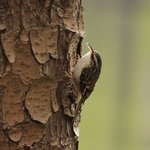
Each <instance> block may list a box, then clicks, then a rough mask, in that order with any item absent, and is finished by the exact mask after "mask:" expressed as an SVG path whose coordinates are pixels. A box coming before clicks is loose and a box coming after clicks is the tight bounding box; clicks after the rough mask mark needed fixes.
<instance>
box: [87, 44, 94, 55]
mask: <svg viewBox="0 0 150 150" xmlns="http://www.w3.org/2000/svg"><path fill="white" fill-rule="evenodd" d="M86 46H87V47H88V48H89V50H90V51H91V52H92V53H94V49H93V48H92V46H91V45H90V44H89V43H86Z"/></svg>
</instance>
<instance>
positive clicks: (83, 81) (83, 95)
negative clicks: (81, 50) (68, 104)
mask: <svg viewBox="0 0 150 150" xmlns="http://www.w3.org/2000/svg"><path fill="white" fill-rule="evenodd" d="M87 46H88V48H89V52H88V53H87V54H85V55H84V56H82V57H81V59H79V61H78V62H77V64H76V66H75V68H74V71H73V79H74V83H75V86H76V89H77V91H78V98H77V101H76V103H77V107H79V108H77V110H79V109H80V108H81V105H82V104H83V103H84V102H85V100H86V99H87V98H88V97H89V96H90V94H91V93H92V91H93V90H94V87H95V84H96V81H97V80H98V78H99V76H100V72H101V67H102V60H101V57H100V54H99V53H98V52H97V51H96V50H94V49H93V48H92V47H91V46H90V45H89V44H87Z"/></svg>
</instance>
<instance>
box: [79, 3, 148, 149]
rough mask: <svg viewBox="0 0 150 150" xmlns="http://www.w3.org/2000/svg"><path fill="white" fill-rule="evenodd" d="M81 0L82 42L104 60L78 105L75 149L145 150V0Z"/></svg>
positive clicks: (146, 123) (146, 52) (146, 131)
mask: <svg viewBox="0 0 150 150" xmlns="http://www.w3.org/2000/svg"><path fill="white" fill-rule="evenodd" d="M83 3H84V9H85V10H84V22H85V30H86V37H85V38H84V43H83V44H85V43H86V42H89V43H90V44H91V45H92V46H93V48H95V49H97V50H98V51H99V52H100V53H101V57H102V60H103V66H102V72H101V76H100V79H99V81H98V83H97V85H96V88H95V91H94V92H93V94H92V95H91V96H90V98H89V99H88V101H87V102H86V104H85V105H84V109H83V111H82V118H81V124H80V144H79V150H150V0H92V1H84V2H83ZM85 49H86V50H85ZM84 50H85V51H84V52H86V51H87V48H86V46H84Z"/></svg>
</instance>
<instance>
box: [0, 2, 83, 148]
mask: <svg viewBox="0 0 150 150" xmlns="http://www.w3.org/2000/svg"><path fill="white" fill-rule="evenodd" d="M81 3H82V2H81V0H0V150H29V149H33V150H77V149H78V136H77V135H78V122H79V119H80V117H79V116H78V117H76V118H74V114H75V108H74V102H75V94H74V93H73V91H74V90H73V86H72V83H71V81H70V78H69V77H68V76H66V73H65V72H68V73H69V74H71V72H72V70H73V69H74V66H75V64H76V61H77V57H79V56H81V54H80V53H81V42H82V38H83V35H84V29H83V17H82V15H83V7H82V4H81Z"/></svg>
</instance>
